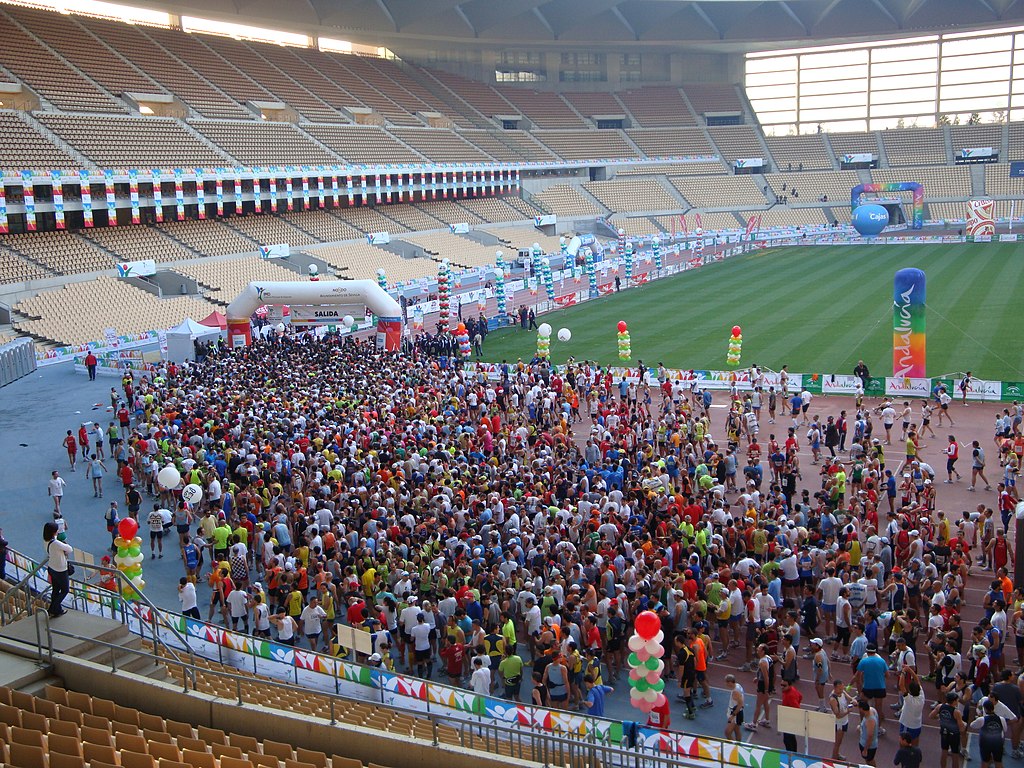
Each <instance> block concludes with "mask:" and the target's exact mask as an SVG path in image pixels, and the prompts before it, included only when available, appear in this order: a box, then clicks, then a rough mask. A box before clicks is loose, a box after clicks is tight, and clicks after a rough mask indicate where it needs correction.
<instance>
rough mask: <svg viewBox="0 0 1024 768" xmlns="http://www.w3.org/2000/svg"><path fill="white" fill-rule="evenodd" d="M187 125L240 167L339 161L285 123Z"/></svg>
mask: <svg viewBox="0 0 1024 768" xmlns="http://www.w3.org/2000/svg"><path fill="white" fill-rule="evenodd" d="M191 126H192V127H193V128H194V129H196V130H197V131H199V132H200V133H201V134H203V135H204V136H205V137H206V138H208V139H209V140H210V141H212V142H213V143H214V144H216V145H217V146H219V147H221V148H222V149H223V150H224V151H225V152H227V153H228V154H229V155H231V156H232V157H233V158H235V159H236V160H237V161H238V162H239V163H241V164H242V165H250V166H252V165H284V164H294V165H335V164H338V162H339V159H338V158H337V157H336V156H334V155H332V154H329V153H328V152H325V151H324V150H323V149H322V148H321V147H320V146H319V145H318V144H315V143H314V142H312V141H310V140H309V139H308V138H307V137H306V136H303V135H302V133H300V132H299V130H298V129H297V128H295V127H294V126H292V125H288V124H286V123H269V122H267V123H245V122H238V123H229V122H222V121H215V120H202V121H195V122H192V123H191Z"/></svg>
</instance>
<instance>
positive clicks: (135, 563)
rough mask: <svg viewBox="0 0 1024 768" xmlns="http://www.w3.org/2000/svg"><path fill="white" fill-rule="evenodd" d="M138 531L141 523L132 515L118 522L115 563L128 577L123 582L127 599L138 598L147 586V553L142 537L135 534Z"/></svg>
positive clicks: (122, 589) (123, 591)
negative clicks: (145, 573) (143, 564)
mask: <svg viewBox="0 0 1024 768" xmlns="http://www.w3.org/2000/svg"><path fill="white" fill-rule="evenodd" d="M138 532H139V524H138V523H137V522H135V520H133V519H132V518H130V517H126V518H125V519H124V520H122V521H121V522H120V523H118V524H117V533H118V537H117V538H116V539H114V546H115V547H117V553H116V554H115V555H114V565H116V566H117V570H119V571H120V572H121V573H123V574H124V576H125V579H127V581H125V582H124V583H122V584H121V594H122V595H123V596H124V598H125V599H126V600H138V599H139V592H140V591H141V590H143V589H145V588H146V582H145V581H143V580H142V561H143V560H144V559H145V555H143V554H142V539H140V538H139V537H138V536H136V535H135V534H137V533H138Z"/></svg>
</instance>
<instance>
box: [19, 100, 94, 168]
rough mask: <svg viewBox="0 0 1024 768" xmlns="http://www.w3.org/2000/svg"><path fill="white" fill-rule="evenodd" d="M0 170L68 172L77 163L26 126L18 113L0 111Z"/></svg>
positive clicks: (77, 165)
mask: <svg viewBox="0 0 1024 768" xmlns="http://www.w3.org/2000/svg"><path fill="white" fill-rule="evenodd" d="M0 135H2V136H3V141H2V142H0V169H11V170H19V171H20V170H34V169H39V170H71V169H75V168H78V167H80V164H79V162H78V161H77V160H75V159H74V158H73V157H71V155H69V154H67V153H66V152H65V151H64V150H63V149H61V148H60V147H58V146H57V145H56V144H54V143H53V142H51V141H50V140H49V139H47V138H46V137H45V136H43V135H42V134H41V133H39V131H37V130H36V129H35V128H33V127H32V126H30V125H29V124H28V123H26V122H25V121H24V120H23V119H22V117H21V115H20V113H18V112H8V111H0Z"/></svg>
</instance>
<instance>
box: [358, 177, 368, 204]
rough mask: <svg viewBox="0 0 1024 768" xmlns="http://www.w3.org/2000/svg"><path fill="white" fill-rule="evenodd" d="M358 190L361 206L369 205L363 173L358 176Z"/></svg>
mask: <svg viewBox="0 0 1024 768" xmlns="http://www.w3.org/2000/svg"><path fill="white" fill-rule="evenodd" d="M359 188H360V189H361V190H362V195H363V205H369V204H370V201H369V193H368V192H367V187H366V174H365V173H361V174H359Z"/></svg>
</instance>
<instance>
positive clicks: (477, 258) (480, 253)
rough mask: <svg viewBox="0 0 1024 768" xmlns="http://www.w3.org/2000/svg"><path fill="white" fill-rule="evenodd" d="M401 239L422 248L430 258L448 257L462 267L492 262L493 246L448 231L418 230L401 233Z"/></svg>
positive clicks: (478, 265) (440, 258)
mask: <svg viewBox="0 0 1024 768" xmlns="http://www.w3.org/2000/svg"><path fill="white" fill-rule="evenodd" d="M402 240H404V241H406V242H409V243H413V244H414V245H417V246H419V247H420V248H422V249H423V251H424V253H426V254H427V255H429V256H430V257H431V258H432V259H436V260H437V261H441V260H443V259H448V261H450V262H451V263H452V264H458V265H460V266H464V267H480V266H484V265H485V264H493V263H494V251H495V248H494V247H493V246H490V245H483V244H482V243H478V242H476V241H475V240H470V239H469V238H468V237H462V236H461V235H453V234H451V233H450V232H420V233H417V234H411V235H403V236H402Z"/></svg>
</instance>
